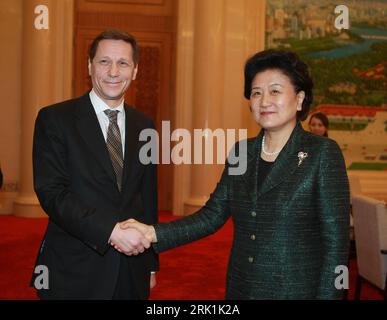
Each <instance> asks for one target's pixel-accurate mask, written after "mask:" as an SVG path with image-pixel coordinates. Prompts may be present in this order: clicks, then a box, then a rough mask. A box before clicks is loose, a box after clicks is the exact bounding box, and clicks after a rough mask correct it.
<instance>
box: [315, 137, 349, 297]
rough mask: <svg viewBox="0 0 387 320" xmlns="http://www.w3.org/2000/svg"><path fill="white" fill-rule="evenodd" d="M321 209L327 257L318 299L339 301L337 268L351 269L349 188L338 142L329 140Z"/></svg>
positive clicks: (325, 149) (325, 150) (320, 188)
mask: <svg viewBox="0 0 387 320" xmlns="http://www.w3.org/2000/svg"><path fill="white" fill-rule="evenodd" d="M318 195H319V196H318V208H319V215H320V225H321V232H322V245H323V252H324V256H323V257H322V259H323V265H322V270H321V274H320V275H321V278H320V283H319V288H318V295H317V298H318V299H339V298H340V297H341V295H342V290H338V289H336V287H335V279H336V277H338V276H339V274H337V273H335V268H336V267H337V266H339V265H347V263H348V254H349V209H350V207H349V206H350V200H349V184H348V178H347V172H346V167H345V162H344V159H343V156H342V153H341V150H340V148H339V146H338V145H337V143H336V142H334V141H332V140H327V143H326V144H325V145H324V147H323V150H322V153H321V159H320V169H319V185H318Z"/></svg>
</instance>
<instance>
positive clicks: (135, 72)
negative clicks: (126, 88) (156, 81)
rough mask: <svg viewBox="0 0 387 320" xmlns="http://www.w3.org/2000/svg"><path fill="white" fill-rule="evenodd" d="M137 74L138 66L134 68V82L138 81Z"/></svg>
mask: <svg viewBox="0 0 387 320" xmlns="http://www.w3.org/2000/svg"><path fill="white" fill-rule="evenodd" d="M137 72H138V64H137V65H136V66H135V67H134V70H133V76H132V80H136V77H137Z"/></svg>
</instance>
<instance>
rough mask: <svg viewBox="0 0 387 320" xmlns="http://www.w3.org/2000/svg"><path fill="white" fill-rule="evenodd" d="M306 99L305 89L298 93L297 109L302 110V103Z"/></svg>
mask: <svg viewBox="0 0 387 320" xmlns="http://www.w3.org/2000/svg"><path fill="white" fill-rule="evenodd" d="M304 99H305V91H300V92H299V93H297V111H301V110H302V103H303V102H304Z"/></svg>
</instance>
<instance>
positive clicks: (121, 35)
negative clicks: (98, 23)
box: [89, 29, 140, 65]
mask: <svg viewBox="0 0 387 320" xmlns="http://www.w3.org/2000/svg"><path fill="white" fill-rule="evenodd" d="M102 40H122V41H125V42H126V43H129V44H130V45H131V46H132V49H133V62H134V63H135V64H136V65H137V64H138V61H139V58H140V49H139V48H138V45H137V40H136V38H135V37H134V36H132V35H131V34H129V33H127V32H125V31H121V30H117V29H111V30H105V31H104V32H102V33H101V34H99V35H98V36H97V37H96V38H95V39H94V40H93V42H92V43H91V46H90V49H89V59H90V61H93V59H94V57H95V54H96V53H97V49H98V44H99V43H100V42H101V41H102Z"/></svg>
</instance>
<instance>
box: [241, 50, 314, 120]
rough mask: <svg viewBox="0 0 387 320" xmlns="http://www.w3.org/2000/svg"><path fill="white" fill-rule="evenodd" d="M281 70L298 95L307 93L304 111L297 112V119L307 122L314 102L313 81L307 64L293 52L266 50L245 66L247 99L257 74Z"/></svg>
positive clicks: (253, 57)
mask: <svg viewBox="0 0 387 320" xmlns="http://www.w3.org/2000/svg"><path fill="white" fill-rule="evenodd" d="M266 70H279V71H281V72H282V73H283V74H285V75H286V76H288V77H289V79H290V81H291V83H292V84H293V86H294V89H295V91H296V93H299V92H300V91H304V92H305V98H304V101H303V103H302V110H301V111H297V119H298V120H301V121H302V120H305V119H306V118H307V116H308V112H309V109H310V105H311V103H312V101H313V93H312V89H313V81H312V78H311V77H310V74H309V68H308V66H307V64H306V63H305V62H303V61H301V60H300V58H299V57H298V56H297V54H295V53H294V52H291V51H282V50H265V51H261V52H258V53H256V54H255V55H254V56H252V57H251V58H249V59H248V60H247V62H246V65H245V92H244V95H245V98H246V99H250V95H251V85H252V82H253V80H254V77H255V76H256V74H257V73H260V72H263V71H266Z"/></svg>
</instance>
